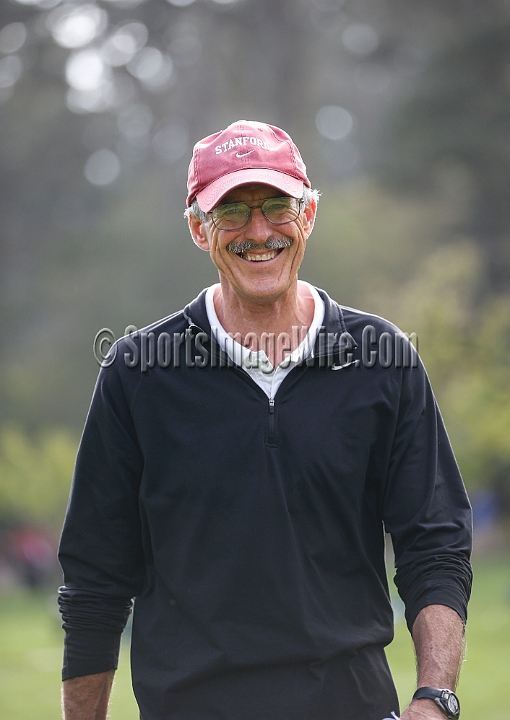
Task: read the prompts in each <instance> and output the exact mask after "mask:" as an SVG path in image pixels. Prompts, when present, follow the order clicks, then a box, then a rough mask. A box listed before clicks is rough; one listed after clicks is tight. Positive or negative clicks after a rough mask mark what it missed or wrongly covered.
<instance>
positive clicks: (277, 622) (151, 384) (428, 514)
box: [59, 292, 471, 720]
mask: <svg viewBox="0 0 510 720" xmlns="http://www.w3.org/2000/svg"><path fill="white" fill-rule="evenodd" d="M204 296H205V293H202V294H201V295H200V296H199V297H198V298H197V299H196V300H195V301H193V302H192V303H191V304H190V305H189V306H187V307H186V308H185V310H184V311H182V312H179V313H176V314H175V315H172V316H170V317H169V318H167V319H165V320H162V321H160V322H158V323H156V324H155V325H153V326H151V327H149V328H146V330H145V331H144V333H139V334H138V335H137V336H133V337H128V338H123V339H122V340H121V341H119V342H118V343H117V345H115V346H114V348H113V351H112V353H111V356H110V357H109V358H108V363H111V364H109V366H108V367H105V368H103V369H102V370H101V373H100V375H99V378H98V382H97V385H96V389H95V393H94V397H93V400H92V405H91V408H90V412H89V415H88V418H87V422H86V426H85V430H84V434H83V438H82V442H81V446H80V450H79V454H78V459H77V464H76V472H75V477H74V480H73V486H72V492H71V499H70V504H69V508H68V511H67V516H66V521H65V525H64V529H63V534H62V540H61V547H60V560H61V564H62V567H63V570H64V578H65V587H63V588H62V589H61V591H60V598H59V601H60V605H61V612H62V614H63V617H64V627H65V628H66V631H67V641H66V654H65V662H64V678H69V677H73V676H76V675H85V674H89V673H94V672H101V671H104V670H108V669H111V668H113V667H115V666H116V656H117V653H118V644H119V637H120V633H121V631H122V628H123V626H124V623H125V621H126V618H127V616H128V614H129V611H130V606H131V599H132V598H133V597H136V603H135V613H134V622H133V640H132V642H133V645H132V657H133V682H134V687H135V692H136V693H137V697H138V700H139V703H140V705H141V708H142V713H143V715H144V718H146V720H149V719H151V720H152V718H166V717H176V718H177V717H178V718H179V720H181V718H184V717H186V718H188V717H189V718H194V717H197V718H199V717H200V718H202V717H204V718H205V717H207V718H209V717H210V718H212V717H230V715H229V712H228V711H226V710H225V711H222V712H219V711H218V712H216V711H214V703H215V702H219V701H217V700H215V699H214V698H215V697H216V695H217V693H218V687H220V686H221V682H225V683H227V685H226V686H225V687H228V688H230V690H229V691H228V692H233V691H232V688H231V685H232V683H234V680H233V678H234V679H235V677H236V676H237V677H245V676H246V677H249V678H252V677H253V675H254V674H255V675H256V674H257V673H263V672H264V671H265V670H266V669H267V668H272V669H273V675H272V677H277V676H278V673H281V674H282V678H283V677H284V676H285V677H286V675H285V673H289V668H290V669H292V668H293V667H294V668H296V674H295V676H294V679H293V680H292V682H291V681H290V680H289V681H286V682H287V685H286V687H288V694H289V703H291V704H292V703H294V704H295V705H296V709H295V712H294V714H293V711H289V707H288V706H286V707H285V712H286V717H287V718H294V717H303V718H309V717H312V716H314V717H315V715H314V714H313V713H314V711H313V712H312V710H311V709H310V708H312V706H313V704H312V705H310V708H309V707H308V706H306V707H307V709H306V710H304V709H303V708H302V707H301V706H303V703H304V702H305V701H304V700H303V698H302V697H301V693H302V692H307V691H306V689H305V685H306V682H305V681H304V680H303V678H301V676H300V675H299V673H298V670H297V669H298V668H303V667H305V668H308V670H309V671H307V673H308V674H307V677H308V676H310V677H311V678H315V677H316V676H317V674H319V675H320V672H319V670H317V672H315V674H314V672H312V671H311V670H310V668H324V667H328V663H333V664H334V663H335V662H336V661H337V659H338V658H342V657H353V656H355V655H356V654H357V653H360V652H361V651H362V649H363V648H368V649H370V648H382V647H384V646H385V645H387V644H388V643H389V642H390V641H391V639H392V636H393V617H392V610H391V605H390V600H389V595H388V585H387V579H386V569H385V563H384V530H386V531H387V532H389V533H391V536H392V540H393V546H394V551H395V558H396V568H397V572H396V583H397V586H398V589H399V592H400V595H401V597H402V599H403V601H404V603H405V606H406V617H407V621H408V624H409V626H411V625H412V623H413V621H414V619H415V617H416V615H417V613H418V612H419V611H420V610H421V609H422V608H423V607H424V606H426V605H429V604H432V603H439V604H444V605H448V606H450V607H452V608H454V609H455V610H456V611H457V612H458V613H459V615H460V616H461V617H462V618H463V619H465V618H466V605H467V601H468V597H469V593H470V585H471V569H470V565H469V552H470V536H471V532H470V530H471V516H470V507H469V503H468V500H467V497H466V493H465V490H464V487H463V484H462V480H461V477H460V475H459V471H458V468H457V465H456V462H455V459H454V456H453V453H452V450H451V447H450V443H449V441H448V437H447V435H446V432H445V429H444V426H443V423H442V420H441V417H440V414H439V410H438V408H437V405H436V402H435V399H434V396H433V394H432V391H431V388H430V385H429V382H428V378H427V376H426V373H425V370H424V368H423V366H422V365H421V362H420V361H419V360H418V359H417V357H416V355H415V354H414V352H413V351H412V349H411V348H410V345H409V343H407V341H406V340H405V339H403V335H402V333H400V331H398V329H397V328H395V326H393V325H391V324H390V323H388V322H387V321H385V320H382V319H381V318H379V317H376V316H373V315H367V314H365V313H361V312H359V311H357V310H352V309H350V308H345V307H342V308H341V307H340V306H339V305H337V304H336V303H334V302H333V301H332V300H331V299H330V298H329V297H328V296H327V295H326V294H325V293H323V292H321V296H322V297H323V299H324V302H325V318H324V326H325V327H324V332H321V333H320V335H319V338H318V339H317V343H316V346H315V351H314V355H313V357H312V358H309V360H308V361H306V362H304V363H303V364H302V365H300V366H298V367H296V368H294V369H293V370H292V371H291V372H290V373H289V375H288V376H287V377H286V378H285V380H284V381H283V383H282V385H281V387H280V388H279V390H278V392H277V394H276V397H275V398H274V401H268V398H267V396H266V395H265V394H264V392H263V391H262V390H261V389H260V388H259V387H258V386H257V385H256V383H254V382H253V381H252V379H251V378H250V377H249V376H248V375H247V374H246V373H245V372H244V371H243V370H241V369H240V368H238V367H235V366H232V365H231V364H229V363H228V362H227V361H226V359H225V357H224V356H223V355H222V354H221V353H219V352H218V349H217V347H215V346H214V344H211V341H210V339H209V337H208V336H209V335H210V332H211V331H210V327H209V323H208V320H207V314H206V310H205V300H204ZM367 328H368V329H367ZM381 336H383V339H382V340H381ZM401 351H402V352H403V356H400V352H401ZM177 358H178V360H177ZM200 365H203V366H202V367H200ZM277 669H278V671H277ZM299 672H301V671H299ZM243 673H244V674H245V676H243V675H242V674H243ZM291 675H292V673H291ZM246 677H245V679H244V680H243V683H242V684H243V688H244V690H243V693H242V698H243V700H242V702H243V707H244V715H243V714H242V712H241V711H240V709H239V707H237V708H235V707H234V708H233V710H232V715H231V717H232V720H233V719H234V718H238V717H245V718H246V717H251V716H250V715H249V713H248V714H247V711H246V707H249V706H250V703H254V704H255V705H256V704H257V703H258V702H260V697H259V696H260V694H261V692H262V693H263V692H264V687H269V686H264V685H263V684H262V685H261V686H259V685H256V687H254V689H253V690H250V689H249V688H250V687H251V685H250V682H251V680H250V682H248V680H246ZM298 678H299V679H298ZM219 679H222V680H221V682H220V681H219ZM213 680H214V682H211V681H213ZM271 682H272V681H271ZM282 682H284V681H282ZM310 682H312V680H310ZM314 682H315V680H314ZM208 683H209V684H210V689H209V690H207V689H206V691H204V692H205V694H206V696H207V697H209V698H210V703H211V707H213V710H211V711H210V714H209V715H207V714H204V712H205V711H204V710H203V708H202V709H201V710H200V711H198V710H197V712H196V714H193V713H192V712H190V713H188V714H186V712H182V711H181V710H179V708H178V707H177V706H176V708H177V709H176V710H175V713H174V714H173V715H172V714H171V708H172V707H173V706H172V702H173V700H172V697H177V696H178V695H179V693H184V694H185V693H186V692H187V690H188V689H189V688H191V689H193V688H195V690H196V688H198V687H201V688H202V689H203V687H206V688H207V687H209V686H208ZM234 684H235V683H234ZM284 684H285V682H284ZM271 687H272V686H271ZM261 688H262V690H261ZM298 688H299V690H298ZM226 692H227V691H226ZM271 692H281V689H279V690H275V689H274V688H273V690H272V691H270V692H269V694H271ZM250 693H251V694H250ZM252 696H253V697H252ZM194 697H198V695H196V694H195V695H194ZM307 698H308V696H307ZM204 702H205V705H204V707H206V706H207V702H206V701H204ZM268 702H269V700H268ZM307 702H308V700H307ZM300 703H301V706H300ZM305 704H306V703H305ZM273 705H274V702H273ZM201 707H202V706H201ZM300 707H301V709H299V708H300ZM391 709H395V708H388V710H386V712H389V710H391ZM201 713H202V714H201ZM240 713H241V714H240ZM300 713H301V714H300ZM302 713H304V714H302ZM279 715H280V717H281V711H279ZM275 716H276V717H278V713H276V715H275ZM254 717H260V718H262V717H264V718H265V720H266V719H267V718H270V717H271V713H270V711H269V710H268V708H267V707H265V706H264V707H263V709H261V710H260V712H259V711H257V714H255V715H254Z"/></svg>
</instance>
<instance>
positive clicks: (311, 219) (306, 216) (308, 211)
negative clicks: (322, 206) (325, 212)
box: [303, 198, 317, 238]
mask: <svg viewBox="0 0 510 720" xmlns="http://www.w3.org/2000/svg"><path fill="white" fill-rule="evenodd" d="M316 212H317V202H316V201H315V200H314V199H313V198H311V199H310V202H309V204H308V205H305V207H304V208H303V230H304V231H305V233H306V237H307V238H308V236H309V235H310V233H311V232H312V230H313V226H314V223H315V214H316Z"/></svg>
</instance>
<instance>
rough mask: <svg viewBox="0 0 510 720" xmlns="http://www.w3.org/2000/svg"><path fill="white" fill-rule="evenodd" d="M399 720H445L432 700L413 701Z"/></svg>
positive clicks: (444, 716)
mask: <svg viewBox="0 0 510 720" xmlns="http://www.w3.org/2000/svg"><path fill="white" fill-rule="evenodd" d="M400 720H446V715H445V714H444V713H442V712H441V710H440V709H439V708H438V707H437V705H436V704H435V703H434V702H433V701H432V700H414V701H413V702H412V703H411V704H410V705H409V707H408V708H407V710H406V711H405V712H404V713H402V715H401V716H400Z"/></svg>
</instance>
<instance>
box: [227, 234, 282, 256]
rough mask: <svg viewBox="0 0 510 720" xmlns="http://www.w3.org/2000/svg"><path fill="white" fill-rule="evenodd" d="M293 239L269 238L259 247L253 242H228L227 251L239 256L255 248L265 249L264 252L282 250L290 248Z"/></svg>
mask: <svg viewBox="0 0 510 720" xmlns="http://www.w3.org/2000/svg"><path fill="white" fill-rule="evenodd" d="M293 242H294V241H293V239H292V238H289V237H270V238H268V239H267V240H266V242H265V243H262V245H260V244H259V243H256V242H253V240H241V241H239V242H235V241H232V242H229V244H228V245H227V250H228V251H229V252H231V253H236V254H237V255H239V254H240V253H245V252H249V251H250V250H254V249H255V248H258V249H260V248H265V249H266V250H281V249H282V248H286V247H290V246H291V245H292V243H293Z"/></svg>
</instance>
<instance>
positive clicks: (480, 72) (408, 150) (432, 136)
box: [381, 23, 510, 293]
mask: <svg viewBox="0 0 510 720" xmlns="http://www.w3.org/2000/svg"><path fill="white" fill-rule="evenodd" d="M509 67H510V25H508V24H507V23H504V24H497V25H490V26H488V27H487V26H485V25H483V24H482V25H481V26H480V27H473V28H472V29H471V32H470V33H469V34H468V36H467V37H463V38H461V39H458V40H457V41H456V42H454V43H453V44H452V46H451V47H448V48H447V49H446V50H441V51H440V52H439V53H438V55H437V57H436V58H435V59H434V60H433V62H431V63H430V66H429V67H428V69H427V70H426V72H424V74H423V76H422V77H421V79H420V80H419V81H418V82H417V83H416V86H415V88H414V91H413V92H412V94H411V97H410V98H409V99H407V100H406V102H405V103H404V105H403V106H402V107H401V108H400V111H399V112H398V113H395V114H394V115H393V118H392V124H391V131H390V133H389V139H388V142H387V144H386V146H385V157H384V160H383V162H382V165H381V173H382V174H383V177H384V178H385V179H386V180H387V181H390V182H391V183H392V184H393V186H394V187H396V188H397V189H398V192H399V193H400V194H401V193H403V192H409V191H411V192H415V193H420V192H421V193H423V192H424V191H430V190H431V189H432V188H434V189H437V187H438V186H443V187H446V186H454V187H455V186H456V187H459V188H460V192H462V193H463V194H464V196H465V197H466V198H469V201H470V202H469V204H470V212H469V213H468V214H467V215H466V218H465V223H464V227H463V228H462V230H463V231H464V232H466V233H468V234H469V235H470V236H472V237H473V238H474V239H475V241H476V242H478V243H479V245H480V248H481V249H482V252H483V259H484V263H485V265H486V267H487V269H488V274H487V282H486V284H485V286H484V287H483V288H481V290H482V292H483V293H491V292H498V291H499V290H508V287H509V278H510V243H509V239H510V230H509V228H510V190H509V188H510V136H509V127H510V81H509V70H508V68H509ZM459 230H460V228H459Z"/></svg>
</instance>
